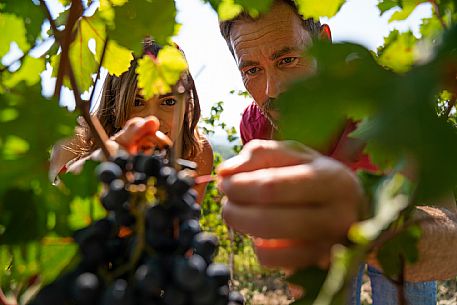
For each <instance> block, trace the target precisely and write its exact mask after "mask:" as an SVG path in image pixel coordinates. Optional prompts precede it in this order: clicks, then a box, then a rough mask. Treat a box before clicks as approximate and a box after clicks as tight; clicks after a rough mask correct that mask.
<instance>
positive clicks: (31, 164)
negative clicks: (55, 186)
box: [0, 85, 76, 196]
mask: <svg viewBox="0 0 457 305" xmlns="http://www.w3.org/2000/svg"><path fill="white" fill-rule="evenodd" d="M4 110H8V111H10V112H14V113H15V115H14V116H12V117H10V119H9V120H8V121H5V122H2V128H0V143H5V142H6V140H7V138H9V137H12V136H14V137H16V138H20V139H21V140H22V141H25V142H26V143H27V145H28V150H27V151H24V150H21V151H17V152H16V153H14V154H13V155H12V156H11V155H10V154H9V156H5V154H4V152H3V148H4V147H3V148H1V151H2V152H1V153H0V163H1V164H2V170H1V171H0V181H2V183H0V196H1V194H2V193H3V191H4V190H6V189H8V188H9V187H11V186H17V185H22V186H23V187H29V186H30V184H31V182H32V181H34V180H36V179H37V180H38V181H41V183H42V185H46V184H49V181H48V177H47V176H48V175H47V171H48V158H49V153H48V151H49V148H50V147H51V145H52V144H54V143H55V142H56V141H57V140H59V139H61V138H64V137H68V136H70V135H72V134H73V128H74V125H75V122H76V115H75V114H74V113H70V112H68V111H67V109H65V108H62V107H59V105H58V103H57V101H56V100H52V101H49V100H46V99H44V98H43V97H42V96H41V87H40V86H39V85H34V86H32V87H26V86H23V85H17V86H16V87H15V88H14V94H13V93H12V94H4V95H0V112H3V111H4ZM37 126H39V128H37ZM44 131H45V132H44ZM22 146H24V145H22Z"/></svg>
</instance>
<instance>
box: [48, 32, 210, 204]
mask: <svg viewBox="0 0 457 305" xmlns="http://www.w3.org/2000/svg"><path fill="white" fill-rule="evenodd" d="M161 48H162V47H161V46H159V45H158V44H156V43H155V42H154V41H152V40H151V39H146V40H145V41H144V48H143V50H144V53H145V54H147V55H150V56H157V55H158V53H159V51H160V49H161ZM136 68H137V59H134V60H132V63H131V65H130V68H129V69H128V71H126V72H124V73H123V74H122V75H121V76H119V77H117V76H113V75H108V76H107V78H106V80H105V83H104V86H103V91H102V98H101V101H100V105H99V107H98V109H97V110H96V112H95V114H94V115H95V116H97V117H98V119H99V120H100V122H101V124H102V126H103V128H104V129H105V131H106V133H107V134H108V136H109V137H110V141H109V142H110V143H108V145H110V146H113V145H114V146H117V145H116V144H118V145H119V146H120V148H123V149H126V150H127V151H130V152H132V150H131V149H130V148H132V147H135V150H139V151H143V152H145V153H148V152H150V151H151V150H152V149H153V148H154V147H155V145H157V144H159V143H157V141H156V137H155V132H154V134H151V133H150V130H151V128H150V127H151V126H153V128H152V129H154V130H155V129H158V130H159V133H160V134H162V135H165V136H166V137H168V138H169V139H170V140H171V142H173V145H174V149H175V153H177V154H178V155H180V156H181V157H182V158H184V159H188V160H191V161H194V162H196V163H197V175H198V176H200V175H208V174H210V173H211V170H212V165H213V152H212V149H211V146H210V144H209V143H208V141H207V139H205V137H203V136H202V135H201V134H200V133H199V131H198V129H197V123H198V120H199V118H200V104H199V100H198V95H197V90H196V88H195V84H194V81H193V79H192V76H191V75H190V73H189V71H186V72H184V73H182V75H181V78H180V80H179V81H178V82H177V83H176V84H175V86H174V90H173V92H175V91H179V90H178V88H179V89H180V88H184V93H183V94H182V95H181V94H179V96H178V95H174V94H173V93H170V94H166V95H161V96H153V97H152V98H150V99H149V100H146V99H145V98H144V97H143V96H142V95H141V92H140V89H139V88H138V86H137V78H138V75H137V74H136V72H135V70H136ZM182 96H183V98H182ZM145 130H147V131H145ZM148 132H149V133H148ZM98 149H99V147H97V144H96V143H95V141H94V139H93V136H92V134H91V131H90V130H89V129H88V127H87V125H86V124H84V122H80V124H79V126H78V127H77V129H76V134H75V136H74V137H73V138H72V139H70V140H63V141H61V142H59V143H58V144H56V146H55V147H54V148H53V151H52V153H51V160H50V163H51V164H50V171H49V173H50V174H49V175H50V179H51V180H52V181H54V179H55V178H56V176H57V174H58V173H59V172H61V171H62V169H63V170H64V171H65V170H66V169H67V168H68V167H69V166H70V165H71V164H75V161H77V160H81V159H84V158H87V157H88V156H90V155H92V156H94V155H95V154H96V152H97V150H98ZM205 187H206V184H200V185H197V186H196V187H195V189H196V191H197V192H198V194H199V196H198V199H197V202H201V201H202V200H203V195H204V191H205Z"/></svg>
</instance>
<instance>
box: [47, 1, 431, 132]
mask: <svg viewBox="0 0 457 305" xmlns="http://www.w3.org/2000/svg"><path fill="white" fill-rule="evenodd" d="M47 2H48V3H50V4H52V3H55V2H56V1H55V0H48V1H47ZM176 3H177V7H178V16H177V21H178V22H179V23H181V24H182V27H181V30H180V33H179V35H178V36H177V37H175V41H176V42H177V43H178V44H179V45H180V47H181V48H182V49H183V50H184V52H185V54H186V58H187V60H188V62H189V66H190V71H191V73H192V75H193V76H194V78H195V82H196V86H197V90H198V93H199V97H200V103H201V108H202V114H203V116H207V115H208V114H209V110H210V108H211V105H213V104H214V103H216V102H218V101H224V113H223V115H222V119H223V120H224V121H225V122H226V123H227V124H228V125H233V126H235V127H236V128H238V125H239V121H240V115H241V113H242V111H243V109H244V107H246V106H247V105H248V103H250V100H249V99H245V98H242V97H240V96H238V95H236V94H230V91H231V90H235V91H239V90H244V87H243V83H242V82H241V77H240V74H239V72H238V70H237V67H236V65H235V61H234V59H233V57H232V56H231V54H230V52H229V51H228V48H227V46H226V43H225V41H224V39H223V38H222V36H221V35H220V33H219V27H218V20H217V14H216V13H215V12H214V11H213V10H212V9H211V7H210V6H209V5H208V4H204V3H203V2H202V1H201V0H176ZM376 4H377V0H348V1H347V2H346V4H345V5H344V6H343V7H342V9H341V10H340V12H339V13H338V14H337V15H336V16H335V17H333V18H331V19H329V20H328V19H322V20H321V22H323V23H327V24H329V25H330V28H331V30H332V36H333V41H334V42H339V41H351V42H356V43H359V44H362V45H364V46H365V47H367V48H369V49H373V50H374V49H376V48H377V47H378V46H380V45H382V43H383V37H385V36H387V35H388V33H389V32H390V30H391V29H392V28H397V29H399V30H400V31H406V30H409V29H410V30H412V31H413V32H414V33H415V34H418V31H419V24H420V21H421V19H422V18H426V17H430V16H431V6H430V5H429V4H422V5H420V6H419V7H418V8H417V9H416V10H415V11H414V12H413V14H412V15H411V16H410V17H409V18H408V19H407V20H406V21H402V22H393V23H390V24H389V23H388V20H389V18H390V17H391V15H392V14H393V11H392V12H388V13H386V14H384V15H383V16H382V17H381V16H379V10H378V8H377V7H376ZM52 6H53V15H54V14H57V12H58V10H59V7H58V5H57V4H53V5H52ZM52 83H53V82H49V81H45V82H44V84H45V85H44V86H45V87H48V88H45V89H47V90H48V91H49V90H51V91H52V90H53V88H51V87H52ZM100 83H103V82H100ZM50 88H51V89H50ZM98 92H99V89H98ZM63 99H64V103H66V104H71V103H72V98H71V95H70V94H68V92H67V93H65V94H64V96H63Z"/></svg>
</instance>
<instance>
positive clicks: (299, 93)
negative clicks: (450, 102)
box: [278, 27, 457, 200]
mask: <svg viewBox="0 0 457 305" xmlns="http://www.w3.org/2000/svg"><path fill="white" fill-rule="evenodd" d="M443 42H444V43H443V46H442V47H440V49H439V50H437V51H436V52H435V54H436V59H435V60H432V61H430V62H429V63H428V64H426V65H422V66H417V67H413V68H412V69H411V70H410V71H409V72H407V73H405V74H403V75H396V74H395V73H392V72H389V71H386V70H383V69H382V68H381V67H379V66H378V65H377V64H376V63H375V62H374V61H373V59H372V58H371V55H370V53H369V51H368V50H366V49H365V48H362V47H358V46H355V45H352V44H334V45H327V46H326V45H325V44H322V43H318V44H316V45H315V46H314V47H313V48H312V49H311V51H310V52H311V54H312V55H313V56H314V57H315V58H316V60H317V62H318V63H319V64H318V71H317V74H316V75H315V76H313V77H308V78H306V79H304V80H300V81H298V82H297V83H296V84H295V85H293V86H292V87H291V88H290V90H289V91H288V92H286V93H285V94H283V96H282V97H280V99H279V101H278V104H279V106H280V108H281V122H280V123H282V124H281V126H280V128H279V129H280V131H281V134H282V138H285V139H292V140H298V141H301V142H302V143H304V144H306V145H310V146H312V147H315V148H318V149H320V150H321V151H324V152H326V151H328V148H329V143H330V144H331V143H333V141H334V140H333V137H337V136H338V132H339V128H340V126H341V124H342V123H344V122H345V120H346V119H347V118H348V117H349V118H351V117H356V119H361V118H362V117H363V114H364V116H365V117H366V118H367V119H368V120H369V121H370V123H369V124H365V130H364V131H363V132H361V131H360V132H359V133H358V134H357V133H353V135H356V136H357V137H358V138H360V139H362V140H363V141H365V142H367V143H368V145H371V148H375V147H377V148H379V149H380V150H381V151H382V153H383V154H385V155H386V156H388V157H389V158H396V159H394V160H390V162H389V163H391V164H398V162H401V161H405V160H406V161H407V162H408V163H412V164H415V167H417V171H418V176H417V179H418V187H417V194H416V196H417V198H418V200H436V197H435V196H440V195H442V193H443V192H446V191H449V190H450V189H452V188H453V187H454V186H455V185H456V184H457V164H454V163H453V162H449V160H453V159H454V158H455V156H456V155H457V132H456V129H455V127H454V126H452V125H451V124H450V123H449V122H447V121H446V120H443V119H440V118H439V117H438V116H437V115H436V112H435V109H434V105H435V103H436V96H437V94H438V93H439V92H440V91H441V90H443V89H445V88H451V87H452V86H454V85H453V84H454V83H455V72H444V71H455V70H452V69H451V70H449V67H455V66H456V65H457V58H456V55H455V54H457V52H456V50H457V27H454V28H453V30H452V31H450V32H449V33H448V34H447V35H446V36H445V37H444V38H443ZM381 56H382V55H381ZM360 80H363V82H361V81H360ZM370 143H371V144H370ZM373 144H374V145H373ZM406 156H408V159H406ZM437 156H440V157H439V158H437ZM372 161H373V160H372ZM386 161H388V160H386ZM419 198H420V199H419Z"/></svg>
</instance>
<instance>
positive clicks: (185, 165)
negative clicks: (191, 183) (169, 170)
mask: <svg viewBox="0 0 457 305" xmlns="http://www.w3.org/2000/svg"><path fill="white" fill-rule="evenodd" d="M176 163H177V164H179V165H180V166H181V168H182V169H190V170H196V169H197V163H195V162H193V161H190V160H184V159H177V160H176Z"/></svg>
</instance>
